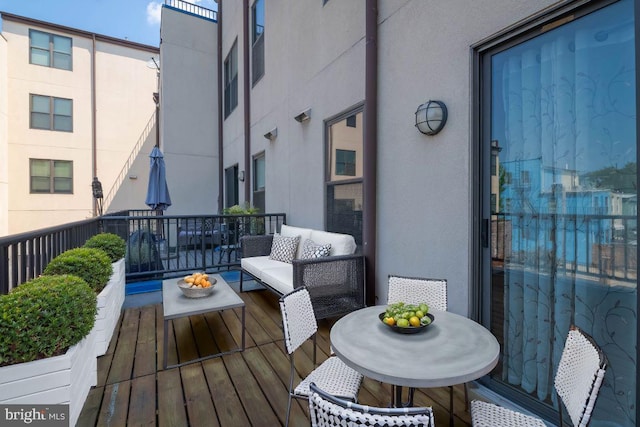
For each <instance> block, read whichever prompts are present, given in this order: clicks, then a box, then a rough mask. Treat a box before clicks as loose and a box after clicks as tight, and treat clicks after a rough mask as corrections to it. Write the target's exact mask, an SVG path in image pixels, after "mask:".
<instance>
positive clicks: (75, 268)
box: [42, 248, 113, 294]
mask: <svg viewBox="0 0 640 427" xmlns="http://www.w3.org/2000/svg"><path fill="white" fill-rule="evenodd" d="M112 272H113V267H111V259H110V258H109V256H108V255H107V254H106V253H105V252H104V251H103V250H101V249H95V248H75V249H69V250H68V251H64V252H63V253H61V254H60V255H58V256H57V257H55V258H53V259H52V260H51V261H50V262H49V264H47V266H46V267H45V269H44V272H43V273H42V274H43V275H54V274H73V275H75V276H78V277H80V278H81V279H84V281H85V282H87V284H88V285H89V286H91V288H92V289H93V290H94V291H95V292H96V294H98V293H100V291H102V289H104V287H105V286H106V285H107V282H108V281H109V278H110V277H111V273H112Z"/></svg>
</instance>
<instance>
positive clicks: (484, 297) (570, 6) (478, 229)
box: [469, 0, 640, 420]
mask: <svg viewBox="0 0 640 427" xmlns="http://www.w3.org/2000/svg"><path fill="white" fill-rule="evenodd" d="M617 1H618V0H605V1H574V2H571V1H567V2H563V3H561V4H558V5H556V6H554V7H552V8H549V9H546V10H544V11H542V12H540V13H538V14H536V15H533V16H531V17H529V18H527V19H526V20H524V21H522V22H519V23H518V24H516V25H514V26H512V27H509V28H508V29H506V30H504V31H502V32H499V33H497V34H496V35H494V36H492V37H491V38H488V39H485V40H482V41H480V42H478V43H477V44H475V45H473V46H471V54H472V72H473V76H472V77H473V80H472V88H471V89H472V93H471V95H472V105H473V106H475V108H474V110H473V112H472V117H471V126H472V137H471V147H470V151H471V152H470V155H471V161H472V164H471V167H470V170H471V182H472V183H475V186H474V187H473V188H472V200H471V203H472V215H473V217H472V231H471V233H472V235H471V238H472V242H473V244H472V253H471V257H472V259H471V277H472V280H471V283H470V286H471V289H470V301H469V305H470V316H471V318H472V319H474V320H476V321H478V322H479V323H481V324H482V325H484V326H485V327H487V328H490V325H491V300H492V295H491V286H490V285H491V247H490V243H491V236H490V233H491V231H490V227H491V211H490V209H491V200H490V199H491V172H490V168H491V56H492V55H493V54H496V53H498V52H501V51H504V50H507V49H509V48H511V47H513V46H515V45H517V44H519V43H522V42H523V41H525V40H529V39H532V38H535V37H537V36H538V35H540V34H542V33H544V32H546V31H548V30H551V29H553V28H556V27H558V26H560V25H562V24H565V23H567V22H570V21H572V20H575V19H577V18H579V17H582V16H584V15H587V14H589V13H591V12H593V11H596V10H598V9H601V8H605V7H607V6H609V5H611V4H613V3H616V2H617ZM634 4H635V6H636V7H635V8H634V15H635V16H634V18H635V24H636V25H635V40H636V56H635V64H636V70H635V73H636V111H640V51H639V48H638V47H639V46H640V43H639V42H640V6H639V5H638V3H637V2H635V3H634ZM636 147H640V131H637V132H636ZM636 164H640V149H638V150H636ZM638 177H640V174H638V176H637V177H636V182H637V188H640V179H639V178H638ZM637 216H638V217H640V215H637ZM636 258H637V259H636V265H638V264H639V262H640V256H637V257H636ZM636 294H637V295H638V293H636ZM637 306H638V307H640V296H638V301H637ZM639 323H640V322H639ZM636 343H640V328H638V326H636ZM639 356H640V351H639V349H638V346H637V345H636V360H640V357H639ZM479 382H480V383H481V384H483V385H485V386H487V387H488V388H490V389H491V390H493V391H495V392H497V393H498V394H501V395H504V396H508V399H509V400H511V401H513V402H515V403H517V404H520V405H522V406H523V407H526V408H528V409H530V410H532V411H534V412H536V413H538V414H540V415H541V416H543V417H544V418H547V419H550V420H556V419H557V413H556V412H555V411H553V410H551V409H550V408H549V407H548V406H546V405H544V404H542V403H540V402H536V401H534V400H533V399H531V398H529V397H528V396H526V395H524V394H523V393H520V392H519V391H516V390H514V389H513V388H511V387H509V386H508V385H506V384H502V383H499V382H497V381H495V380H493V379H491V378H490V376H489V375H487V376H486V377H484V378H482V379H481V380H480V381H479ZM639 384H640V369H637V370H636V400H639V399H640V396H639V395H640V393H638V391H640V390H639V389H638V385H639ZM639 405H640V402H638V401H637V402H636V407H639Z"/></svg>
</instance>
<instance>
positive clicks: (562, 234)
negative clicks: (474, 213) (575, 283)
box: [491, 213, 638, 280]
mask: <svg viewBox="0 0 640 427" xmlns="http://www.w3.org/2000/svg"><path fill="white" fill-rule="evenodd" d="M637 238H638V236H637V219H636V217H635V216H632V215H567V214H532V213H500V214H497V215H493V216H492V221H491V249H492V258H493V260H494V261H498V262H504V263H508V264H510V265H511V266H516V265H521V266H523V267H526V266H527V265H531V264H533V263H535V265H536V266H537V268H543V269H546V270H550V271H553V272H557V273H566V274H585V275H593V276H602V277H608V278H612V279H618V280H636V278H637V269H638V266H637V258H636V254H637Z"/></svg>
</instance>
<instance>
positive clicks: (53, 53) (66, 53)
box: [29, 30, 72, 70]
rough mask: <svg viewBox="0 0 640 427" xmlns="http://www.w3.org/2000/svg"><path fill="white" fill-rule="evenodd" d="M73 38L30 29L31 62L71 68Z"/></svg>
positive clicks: (46, 65) (63, 68) (66, 68)
mask: <svg viewBox="0 0 640 427" xmlns="http://www.w3.org/2000/svg"><path fill="white" fill-rule="evenodd" d="M71 47H72V43H71V38H70V37H64V36H59V35H57V34H49V33H45V32H43V31H37V30H29V62H30V63H31V64H35V65H43V66H45V67H53V68H60V69H62V70H71V67H72V58H71Z"/></svg>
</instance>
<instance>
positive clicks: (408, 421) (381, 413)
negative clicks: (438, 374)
mask: <svg viewBox="0 0 640 427" xmlns="http://www.w3.org/2000/svg"><path fill="white" fill-rule="evenodd" d="M310 390H311V395H310V396H309V417H310V418H311V425H312V426H313V427H333V426H344V427H347V426H388V427H394V426H407V427H409V426H413V427H434V426H435V422H434V419H433V411H432V410H431V408H376V407H371V406H365V405H359V404H357V403H352V402H348V401H346V400H342V399H339V398H337V397H335V396H332V395H331V394H329V393H326V392H325V391H324V390H322V389H320V388H318V386H316V384H314V383H311V384H310Z"/></svg>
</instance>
